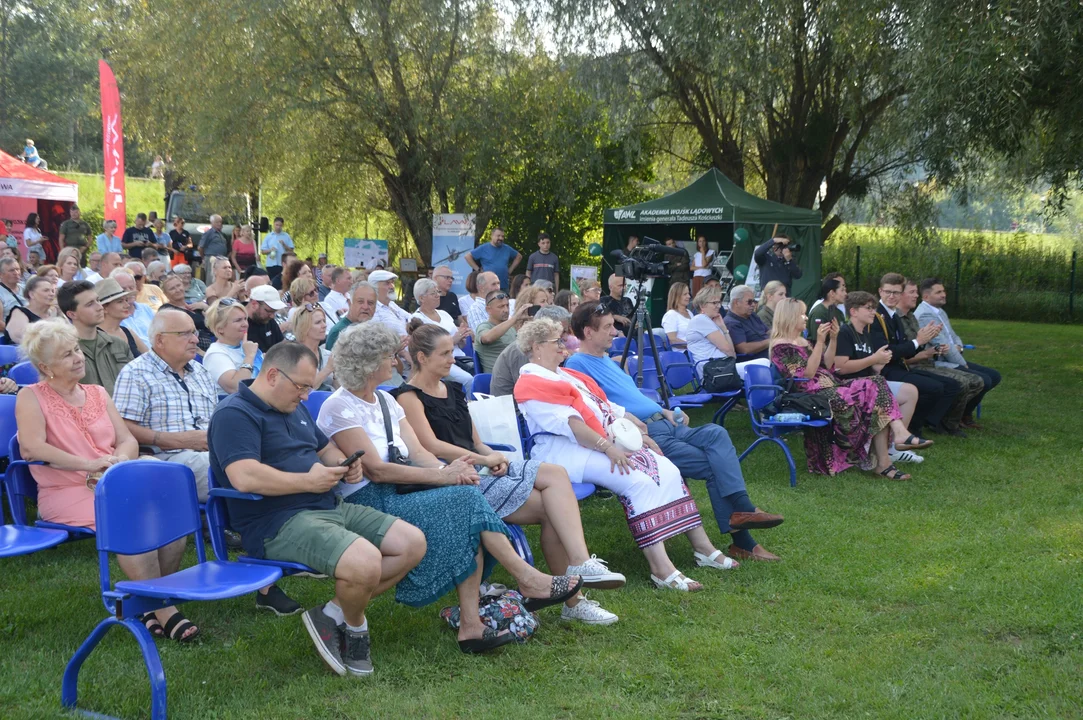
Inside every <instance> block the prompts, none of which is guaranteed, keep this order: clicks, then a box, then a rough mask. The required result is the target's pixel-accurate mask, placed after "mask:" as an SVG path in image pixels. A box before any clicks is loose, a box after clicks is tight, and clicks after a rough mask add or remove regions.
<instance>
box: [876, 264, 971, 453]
mask: <svg viewBox="0 0 1083 720" xmlns="http://www.w3.org/2000/svg"><path fill="white" fill-rule="evenodd" d="M905 285H906V278H905V277H903V276H902V275H900V274H899V273H888V274H886V275H884V276H883V277H882V278H880V304H879V305H878V306H877V308H876V319H875V321H873V323H872V325H871V327H870V328H869V339H870V340H871V341H872V346H873V347H874V348H881V347H884V346H885V345H886V346H887V347H888V349H889V350H891V361H890V362H889V363H888V364H887V365H884V367H883V368H882V369H881V370H880V374H881V375H883V376H884V379H885V380H887V381H889V383H890V382H895V383H910V384H911V385H913V386H914V387H916V388H917V389H918V403H917V408H916V409H915V410H914V416H913V417H912V418H911V419H910V426H909V427H910V432H912V433H914V434H915V435H920V434H921V431H922V430H923V429H924V428H925V425H926V424H927V425H929V426H930V427H931V428H932V429H933V431H934V432H937V433H944V432H947V433H951V434H959V430H958V429H955V430H954V431H951V430H948V429H947V428H946V427H945V426H944V416H945V415H947V413H948V411H949V410H951V406H952V405H953V404H954V403H955V397H956V396H957V395H958V394H959V393H960V392H961V391H962V386H961V385H960V384H959V383H957V382H955V381H954V380H952V379H951V378H949V377H943V376H937V375H934V374H933V373H931V372H927V371H925V370H911V369H910V368H908V367H907V365H906V361H907V360H910V359H911V358H913V357H914V356H915V355H917V354H918V349H919V348H920V347H921V346H922V345H924V344H926V343H927V342H929V341H930V340H932V339H933V338H935V337H936V336H937V335H938V334H939V333H940V331H941V330H942V329H943V326H942V325H941V324H940V323H934V324H928V325H926V326H925V327H923V328H921V329H920V330H919V331H918V333H917V336H915V338H914V339H913V340H909V339H907V337H906V331H905V330H903V327H902V322H901V321H900V320H899V314H898V311H897V309H896V308H897V307H898V305H899V300H901V299H902V294H903V288H904V286H905Z"/></svg>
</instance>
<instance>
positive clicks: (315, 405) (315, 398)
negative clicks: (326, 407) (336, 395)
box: [303, 390, 331, 419]
mask: <svg viewBox="0 0 1083 720" xmlns="http://www.w3.org/2000/svg"><path fill="white" fill-rule="evenodd" d="M329 397H331V393H330V391H328V390H312V391H310V392H309V393H308V397H307V398H305V400H304V401H303V402H304V404H305V407H306V408H308V414H309V415H311V416H312V417H313V419H315V418H318V417H319V416H320V408H322V407H323V404H324V403H325V402H326V401H327V398H329Z"/></svg>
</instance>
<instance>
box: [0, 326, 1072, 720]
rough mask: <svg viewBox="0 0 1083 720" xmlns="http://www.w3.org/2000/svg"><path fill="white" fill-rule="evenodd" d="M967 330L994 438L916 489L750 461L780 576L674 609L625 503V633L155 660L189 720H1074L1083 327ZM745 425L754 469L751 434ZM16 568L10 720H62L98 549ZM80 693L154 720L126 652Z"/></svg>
mask: <svg viewBox="0 0 1083 720" xmlns="http://www.w3.org/2000/svg"><path fill="white" fill-rule="evenodd" d="M957 329H958V330H960V331H961V333H962V335H963V337H964V338H966V340H967V341H968V342H973V343H975V344H976V345H977V346H978V349H977V350H975V351H972V356H973V358H974V360H975V361H977V362H981V363H982V364H986V365H990V366H993V367H996V368H998V369H999V370H1001V371H1002V372H1003V374H1004V376H1005V381H1004V383H1003V384H1002V386H1001V387H1000V388H999V389H998V390H997V391H995V392H994V393H993V394H992V395H990V396H989V398H988V399H987V401H986V403H985V407H984V416H983V418H982V422H984V423H985V425H986V428H985V430H984V431H982V432H976V433H973V434H972V436H971V438H970V439H969V440H955V439H948V440H940V441H939V442H938V443H937V445H936V446H935V447H934V448H932V449H930V450H929V451H928V452H927V454H926V457H927V460H926V462H925V463H924V464H923V465H920V466H916V467H915V466H908V467H907V469H908V470H910V471H912V472H913V475H914V481H913V482H909V483H893V482H888V481H885V480H883V479H880V478H877V477H874V476H870V475H866V474H862V473H860V472H856V471H851V472H847V473H844V474H843V475H841V476H840V477H836V478H826V477H815V476H810V475H809V474H808V473H807V472H805V471H804V466H803V462H804V453H803V450H802V445H801V442H800V439H799V438H793V439H791V441H790V447H791V448H792V449H793V450H794V454H795V456H796V457H797V460H798V463H799V468H798V469H799V474H798V483H799V484H798V487H797V488H796V489H791V488H790V487H789V483H788V475H787V471H786V468H785V463H784V461H783V459H782V453H781V452H780V451H779V450H778V448H774V447H772V446H767V447H762V448H758V449H757V450H756V452H755V453H753V454H752V456H751V457H749V458H748V459H747V460H746V461H745V463H744V472H745V477H746V478H747V480H748V486H749V492H750V494H751V496H752V499H753V501H754V502H756V503H757V504H758V505H760V506H761V507H763V508H765V509H769V510H771V511H773V512H781V513H784V514H785V515H786V523H785V524H784V525H782V526H781V527H779V528H777V529H775V530H772V531H760V532H758V533H756V535H757V537H758V539H760V540H761V541H762V542H763V543H764V544H765V546H766V547H768V548H769V549H771V550H773V551H774V552H776V553H778V554H779V555H781V556H782V557H783V558H784V562H782V563H779V564H773V565H765V564H751V563H746V564H744V565H742V566H741V567H740V568H739V569H738V570H736V571H732V572H729V573H719V572H718V571H710V572H709V571H706V570H703V569H699V568H696V567H695V566H694V563H693V561H692V553H691V550H690V548H689V546H688V545H687V543H685V542H683V541H671V542H670V543H669V552H670V555H671V556H672V557H673V559H674V561H675V562H676V563H677V565H678V567H680V568H682V569H683V570H685V571H686V572H687V573H688V574H689V575H690V576H692V577H694V578H696V579H698V580H701V581H702V582H703V583H704V585H705V586H706V587H705V590H704V591H703V592H701V593H698V594H694V595H682V594H679V593H676V592H669V591H659V590H656V589H654V587H653V586H652V585H651V584H650V582H649V580H648V577H647V573H648V569H647V565H646V563H645V561H644V559H643V557H642V554H641V553H639V552H638V551H637V550H636V549H635V547H634V545H633V544H632V542H631V541H630V538H629V535H628V531H627V527H626V525H625V523H624V518H623V514H622V512H621V508H620V504H619V502H618V501H617V500H616V499H605V500H601V499H595V498H591V499H588V500H587V501H586V502H584V503H583V505H582V511H583V518H584V524H585V526H586V531H587V540H588V544H589V545H590V548H591V550H592V552H595V553H597V554H598V555H599V556H601V557H604V558H605V559H607V560H608V561H609V562H610V565H611V566H612V567H613V568H614V569H617V570H619V571H621V572H623V573H625V574H626V575H627V576H628V585H627V587H626V588H624V589H623V590H620V591H615V592H592V593H591V595H592V597H594V598H596V599H598V600H600V601H601V602H602V604H603V606H605V607H606V608H608V609H610V610H612V611H614V612H616V613H618V614H619V615H620V616H621V620H620V622H619V623H618V624H616V625H614V626H611V627H608V628H586V627H582V626H567V625H564V624H562V623H561V622H560V620H559V610H556V609H547V610H544V611H542V613H541V616H542V626H541V628H540V629H539V631H538V634H537V635H536V636H535V638H534V639H533V640H532V641H531V642H530V643H529V644H527V645H526V646H522V647H511V648H509V649H507V650H505V651H503V652H502V653H500V654H498V655H493V656H488V657H467V656H463V655H461V654H460V653H459V651H458V648H457V646H456V643H455V636H454V634H453V633H452V632H451V631H450V630H449V629H448V628H447V627H446V626H444V624H443V621H441V620H440V619H439V618H438V617H437V611H438V610H439V607H440V605H444V604H454V599H453V598H452V597H449V598H446V599H445V602H444V603H441V604H440V605H434V606H432V607H430V608H426V609H423V610H414V609H410V608H406V607H403V606H398V605H396V604H395V603H394V602H393V599H392V598H391V597H383V598H380V599H379V600H378V601H377V602H376V603H375V604H374V606H373V607H372V608H371V609H370V613H369V618H370V624H371V626H372V630H373V643H374V652H373V660H374V662H375V664H376V674H375V676H374V677H372V678H370V679H367V680H360V681H359V680H349V679H345V678H339V677H337V676H334V675H332V674H331V673H330V671H328V670H327V669H326V667H325V666H324V665H323V663H322V661H321V660H320V659H319V657H318V656H317V655H316V653H315V651H314V649H313V648H312V645H311V643H310V641H309V639H308V636H307V634H306V633H305V631H304V629H303V628H302V625H301V621H300V618H299V617H292V618H285V619H276V618H274V617H271V616H268V615H264V614H261V613H257V611H256V610H255V609H254V607H253V603H252V599H251V598H242V599H238V600H234V601H229V602H221V603H213V604H192V605H189V606H186V608H185V610H186V613H187V615H188V616H189V617H190V618H191V619H192V620H194V621H195V622H197V623H198V624H199V625H200V626H201V628H202V630H203V636H202V641H201V642H199V644H197V645H195V646H192V647H181V646H179V645H177V644H175V643H169V642H161V643H159V649H160V651H161V654H162V662H163V664H164V667H165V671H166V677H167V679H168V682H169V707H170V711H171V717H174V718H201V719H202V718H260V719H265V718H283V719H286V718H291V719H292V718H361V717H365V718H368V717H389V718H391V717H395V718H402V717H414V718H420V717H426V718H427V717H441V718H443V717H464V718H465V717H484V718H489V717H500V716H503V717H540V718H549V717H568V718H570V717H643V718H669V717H681V718H734V719H737V718H855V717H877V718H881V717H883V718H906V720H911V719H912V718H947V717H967V718H1007V717H1016V718H1046V717H1057V718H1079V717H1081V716H1083V679H1081V673H1080V667H1081V666H1083V601H1081V598H1083V499H1081V498H1083V492H1081V491H1083V442H1081V441H1080V439H1079V434H1078V431H1077V430H1075V429H1073V428H1075V427H1076V426H1077V423H1078V417H1079V411H1080V407H1081V398H1083V392H1081V390H1083V359H1081V354H1080V347H1081V345H1083V328H1079V327H1065V326H1049V325H1038V326H1034V325H1025V324H1021V323H1002V322H984V321H982V322H978V321H973V322H965V321H959V322H957ZM706 415H707V413H706V412H704V411H699V412H693V419H694V420H695V421H698V422H703V421H704V419H705V416H706ZM707 419H709V416H708V418H707ZM728 426H729V429H730V432H731V434H732V436H733V439H734V442H735V444H736V445H737V447H738V448H739V449H743V448H745V447H747V446H748V444H749V443H750V442H751V433H750V431H749V429H748V417H747V413H745V414H744V415H742V414H740V413H737V412H734V413H733V414H731V416H730V418H729V420H728ZM690 485H691V487H692V490H693V492H694V493H695V495H696V498H697V499H698V500H699V501H700V503H701V508H702V509H703V510H704V512H705V514H706V515H707V522H706V523H705V526H706V528H707V531H708V532H709V533H710V534H711V536H712V537H713V538H715V539H716V542H725V544H726V545H728V541H722V540H721V539H719V538H718V528H717V526H715V524H714V522H713V519H711V518H710V512H709V502H708V499H707V493H706V492H705V490H704V487H703V483H702V482H699V481H692V482H690ZM531 538H532V544H533V546H534V547H535V548H537V547H538V543H537V533H531ZM726 545H721V547H725V546H726ZM0 567H2V573H3V582H2V587H0V648H2V651H0V717H3V718H45V717H56V716H59V715H61V710H60V679H61V674H62V672H63V669H64V665H65V663H66V662H67V660H68V658H69V657H70V656H71V654H72V652H73V651H74V650H75V649H76V647H78V645H79V643H81V642H82V641H83V639H84V637H85V636H86V635H87V633H88V632H89V631H90V630H91V628H92V627H93V626H94V625H95V623H97V622H98V621H99V620H100V619H101V618H102V617H104V610H103V608H102V605H101V602H100V599H99V595H98V573H97V565H96V559H95V556H94V548H93V546H92V545H91V544H90V543H85V542H84V543H76V544H68V545H65V546H62V547H61V548H59V549H57V550H53V551H46V552H44V553H39V554H37V555H33V556H29V557H22V558H14V559H9V560H4V561H3V564H2V566H0ZM496 579H497V580H500V581H504V582H507V581H508V578H507V576H506V574H505V573H503V572H502V571H498V572H497V576H496ZM282 584H283V586H284V587H285V589H286V590H287V592H289V593H290V594H291V595H293V596H294V597H295V598H297V599H298V600H300V601H301V602H302V603H304V604H305V605H306V606H311V605H313V604H316V603H319V602H322V601H325V600H326V599H328V598H329V597H330V595H331V584H330V582H329V581H314V580H309V579H300V578H298V579H289V580H285V581H283V583H282ZM80 689H81V692H82V701H83V705H84V707H89V708H91V709H93V710H96V711H99V712H108V713H110V714H115V715H121V716H123V717H128V718H132V717H146V716H147V715H148V713H149V710H148V708H149V691H148V688H147V678H146V674H145V673H144V671H143V669H142V665H141V664H140V659H139V654H138V652H137V650H136V645H135V643H134V642H133V641H132V639H131V637H130V636H128V635H126V634H125V633H122V632H115V631H114V633H112V634H111V635H110V636H109V637H108V638H107V639H106V641H105V642H104V643H102V645H101V646H99V648H98V650H97V652H96V653H95V654H94V655H93V656H91V658H90V660H89V661H88V663H87V664H86V665H85V666H84V672H83V678H82V683H81V686H80Z"/></svg>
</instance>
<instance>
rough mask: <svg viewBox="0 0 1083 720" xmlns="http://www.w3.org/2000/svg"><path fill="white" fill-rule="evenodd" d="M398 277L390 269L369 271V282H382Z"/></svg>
mask: <svg viewBox="0 0 1083 720" xmlns="http://www.w3.org/2000/svg"><path fill="white" fill-rule="evenodd" d="M398 277H399V276H398V275H396V274H395V273H393V272H391V271H390V270H376V271H374V272H371V273H369V282H371V283H378V282H383V281H384V280H397V279H398Z"/></svg>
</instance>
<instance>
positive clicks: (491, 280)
mask: <svg viewBox="0 0 1083 720" xmlns="http://www.w3.org/2000/svg"><path fill="white" fill-rule="evenodd" d="M474 282H475V283H476V284H477V286H478V297H479V298H487V297H489V293H491V292H493V291H494V290H499V289H500V278H498V277H497V276H496V273H491V272H482V273H478V276H477V278H476V279H475V281H474ZM488 319H489V310H488V308H486V307H485V303H483V302H475V303H474V304H473V305H471V306H470V312H469V313H467V315H466V322H467V323H469V324H470V329H471V330H473V331H474V334H475V335H476V334H477V332H478V325H481V324H482V323H483V322H485V321H486V320H488Z"/></svg>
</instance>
